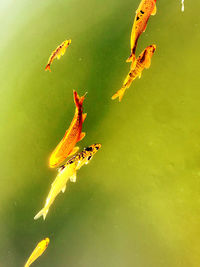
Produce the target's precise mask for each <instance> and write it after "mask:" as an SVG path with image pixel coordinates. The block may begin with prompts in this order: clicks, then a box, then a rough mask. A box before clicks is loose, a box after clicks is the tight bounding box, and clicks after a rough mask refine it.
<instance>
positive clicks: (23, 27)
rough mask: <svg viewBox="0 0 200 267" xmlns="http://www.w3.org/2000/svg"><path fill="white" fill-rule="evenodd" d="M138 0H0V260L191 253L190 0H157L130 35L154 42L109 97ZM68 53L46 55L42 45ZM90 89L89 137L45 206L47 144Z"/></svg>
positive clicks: (123, 67) (195, 126) (144, 263)
mask: <svg viewBox="0 0 200 267" xmlns="http://www.w3.org/2000/svg"><path fill="white" fill-rule="evenodd" d="M138 4H139V1H138V0H137V1H136V0H126V1H124V0H123V1H122V0H118V1H116V0H110V1H107V0H102V1H98V0H93V1H92V0H85V1H80V0H76V1H74V0H73V1H72V0H67V1H63V0H57V1H54V0H46V1H39V0H35V1H25V0H21V1H17V2H16V1H13V0H2V1H0V22H1V23H0V37H1V43H0V58H1V64H0V73H1V79H0V88H1V89H0V101H1V104H0V123H1V124H0V125H1V133H0V137H1V139H0V140H1V179H0V189H1V194H0V203H1V204H0V207H1V208H0V216H1V221H0V235H1V238H0V266H3V267H16V266H23V264H24V263H25V260H26V259H27V258H28V256H29V255H30V253H31V251H32V250H33V248H34V246H35V245H36V244H37V243H38V242H39V241H40V240H42V239H43V238H44V237H47V236H48V237H49V238H50V239H51V242H50V244H49V247H48V249H47V250H46V252H45V254H44V255H42V256H41V257H40V258H39V259H38V261H37V262H35V264H34V266H38V267H39V266H42V267H45V266H46V267H47V266H48V267H49V266H52V267H53V266H59V267H65V266H70V267H102V266H104V267H133V266H134V267H160V266H162V267H193V266H194V267H196V266H200V254H199V250H200V243H199V229H200V105H199V102H200V90H199V59H200V55H199V52H198V51H199V43H200V31H199V26H200V17H199V14H198V13H199V11H198V10H199V9H200V2H199V1H197V0H193V1H187V8H186V9H185V12H184V15H183V14H182V12H181V11H180V1H173V0H169V1H161V0H160V1H159V0H158V1H157V14H156V15H155V16H152V17H151V18H150V19H149V23H148V26H147V29H146V31H145V33H144V34H143V35H142V36H141V38H140V39H139V43H138V48H137V55H138V54H139V53H140V52H141V51H142V50H143V49H144V48H145V47H146V46H148V45H150V44H154V43H155V44H156V45H157V50H156V52H155V54H154V56H153V58H152V64H151V67H150V68H149V69H148V70H147V69H146V70H144V71H143V73H142V77H141V79H137V80H135V81H134V83H133V84H132V86H131V87H130V88H129V89H128V90H127V92H126V94H125V95H124V98H123V100H122V102H121V103H118V102H117V101H112V100H111V96H112V95H113V94H114V93H115V92H116V90H118V89H119V88H120V87H121V85H122V82H123V79H124V78H125V76H126V74H127V72H128V70H129V64H128V63H126V62H125V60H126V58H127V57H128V56H129V55H130V32H131V28H132V23H133V18H134V15H135V10H136V9H137V7H138ZM65 39H72V43H71V45H70V47H69V48H68V50H67V52H66V54H65V55H64V56H63V57H62V58H61V59H60V60H59V61H58V60H56V61H55V62H54V63H53V65H52V72H51V73H49V72H45V71H44V68H45V65H46V63H47V60H48V58H49V56H50V53H51V52H52V50H54V49H55V48H56V47H57V45H59V44H60V43H61V42H62V41H63V40H65ZM73 89H76V90H77V91H78V92H79V94H80V95H82V94H84V93H85V92H86V91H87V92H88V94H87V96H86V100H85V103H84V112H87V114H88V115H87V118H86V120H85V122H84V125H83V131H84V132H86V137H85V138H84V139H83V140H82V141H81V142H80V143H79V146H80V149H83V148H84V147H86V146H88V145H91V144H92V143H94V142H98V143H101V144H102V148H101V150H99V152H98V153H97V154H96V155H95V157H94V159H93V160H92V161H91V163H90V164H88V165H87V166H84V167H83V168H82V169H81V170H80V171H79V172H78V174H77V182H76V183H70V184H69V185H68V186H67V188H66V191H65V193H64V194H60V195H59V196H58V197H57V199H56V200H55V202H54V204H53V205H52V207H51V209H50V210H49V213H48V216H47V218H46V221H45V222H43V220H42V219H41V220H37V221H34V220H33V217H34V216H35V214H36V213H37V212H38V211H39V210H40V209H41V208H42V206H43V205H44V201H45V198H46V196H47V194H48V191H49V189H50V185H51V182H52V181H53V179H54V178H55V176H56V170H51V169H49V168H48V158H49V155H50V153H51V151H52V150H53V149H54V148H55V146H56V145H57V143H58V142H59V140H60V139H61V137H62V136H63V134H64V132H65V130H66V128H67V127H68V126H69V123H70V121H71V119H72V117H73V114H74V103H73V99H72V90H73Z"/></svg>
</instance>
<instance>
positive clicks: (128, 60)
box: [126, 53, 136, 62]
mask: <svg viewBox="0 0 200 267" xmlns="http://www.w3.org/2000/svg"><path fill="white" fill-rule="evenodd" d="M134 61H136V57H135V54H133V53H131V55H130V56H129V58H127V60H126V62H134Z"/></svg>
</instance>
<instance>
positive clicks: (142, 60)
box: [112, 45, 156, 102]
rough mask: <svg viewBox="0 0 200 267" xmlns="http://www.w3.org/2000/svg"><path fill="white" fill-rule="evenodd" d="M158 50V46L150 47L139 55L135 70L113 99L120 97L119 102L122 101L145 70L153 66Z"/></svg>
mask: <svg viewBox="0 0 200 267" xmlns="http://www.w3.org/2000/svg"><path fill="white" fill-rule="evenodd" d="M155 50H156V45H150V46H148V47H147V48H145V49H144V51H143V52H142V53H141V54H140V55H139V57H138V58H137V60H136V66H135V69H132V68H131V69H130V71H129V74H128V75H127V77H126V79H125V80H124V83H123V86H122V88H121V89H119V90H118V91H117V92H116V93H115V94H114V95H113V96H112V99H115V98H117V97H119V102H120V101H121V100H122V97H123V95H124V93H125V91H126V89H127V88H129V87H130V86H131V83H132V82H133V81H134V80H135V79H136V78H137V77H139V78H140V77H141V74H142V71H143V69H148V68H149V67H150V65H151V58H152V56H153V53H154V52H155Z"/></svg>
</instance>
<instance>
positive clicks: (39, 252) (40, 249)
mask: <svg viewBox="0 0 200 267" xmlns="http://www.w3.org/2000/svg"><path fill="white" fill-rule="evenodd" d="M49 242H50V240H49V238H48V237H47V238H45V239H44V240H42V241H40V242H39V243H38V244H37V246H36V248H35V249H34V250H33V252H32V253H31V256H30V257H29V258H28V261H27V262H26V264H25V265H24V267H29V266H30V265H31V264H32V263H33V262H34V261H35V260H36V259H37V258H38V257H40V256H41V255H42V254H43V253H44V251H45V250H46V248H47V247H48V245H49Z"/></svg>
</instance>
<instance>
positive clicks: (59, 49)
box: [45, 40, 71, 71]
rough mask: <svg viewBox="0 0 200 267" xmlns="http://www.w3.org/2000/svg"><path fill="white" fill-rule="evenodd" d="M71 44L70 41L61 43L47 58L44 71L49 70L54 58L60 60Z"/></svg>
mask: <svg viewBox="0 0 200 267" xmlns="http://www.w3.org/2000/svg"><path fill="white" fill-rule="evenodd" d="M70 44H71V40H66V41H64V42H62V44H61V45H59V46H58V47H57V48H56V49H55V50H54V51H53V52H52V54H51V56H50V57H49V60H48V63H47V65H46V67H45V70H49V71H51V69H50V66H51V64H52V62H53V61H54V59H55V58H57V59H60V57H61V56H63V55H64V54H65V51H66V49H67V47H68V46H69V45H70Z"/></svg>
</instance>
